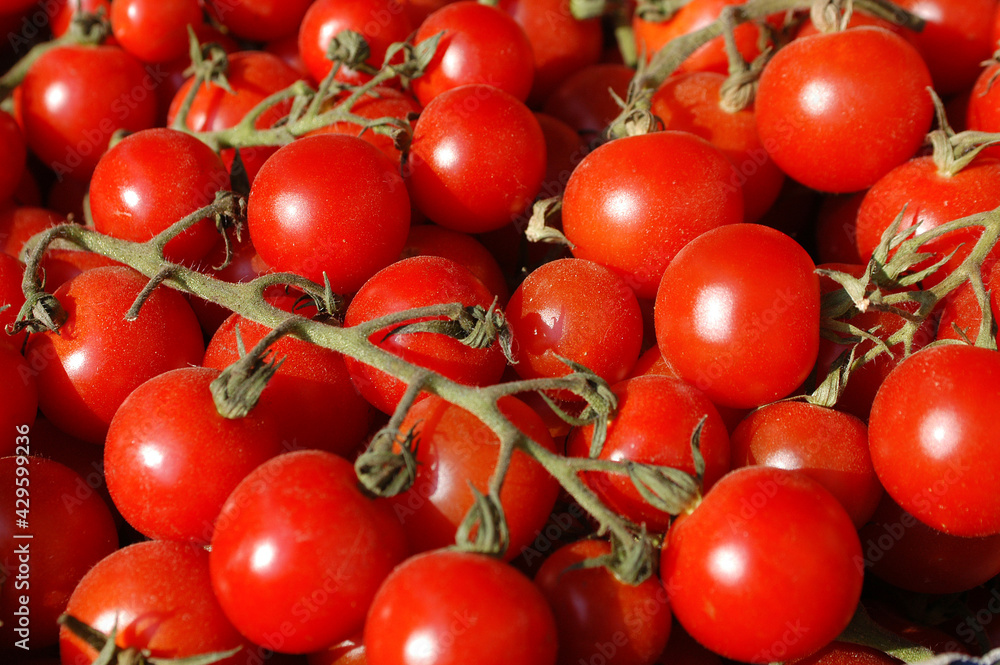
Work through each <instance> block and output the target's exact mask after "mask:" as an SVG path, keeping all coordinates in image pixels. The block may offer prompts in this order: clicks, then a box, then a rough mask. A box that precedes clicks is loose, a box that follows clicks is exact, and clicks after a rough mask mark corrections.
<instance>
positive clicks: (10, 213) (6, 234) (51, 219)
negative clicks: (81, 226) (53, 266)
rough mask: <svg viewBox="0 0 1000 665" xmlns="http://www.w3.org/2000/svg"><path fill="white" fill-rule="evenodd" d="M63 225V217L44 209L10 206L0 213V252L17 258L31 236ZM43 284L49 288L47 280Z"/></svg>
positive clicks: (64, 221) (64, 219)
mask: <svg viewBox="0 0 1000 665" xmlns="http://www.w3.org/2000/svg"><path fill="white" fill-rule="evenodd" d="M65 223H66V218H65V217H63V216H62V215H60V214H59V213H57V212H53V211H52V210H46V209H45V208H36V207H34V206H12V207H10V208H7V209H6V210H3V211H0V251H3V252H5V253H7V254H10V255H11V256H19V255H20V254H21V250H22V249H24V246H25V244H26V243H27V242H28V241H29V240H31V237H32V236H34V235H35V234H38V233H41V232H42V231H45V230H47V229H50V228H52V227H53V226H58V225H59V224H65ZM45 284H46V286H49V281H48V280H47V279H46V281H45Z"/></svg>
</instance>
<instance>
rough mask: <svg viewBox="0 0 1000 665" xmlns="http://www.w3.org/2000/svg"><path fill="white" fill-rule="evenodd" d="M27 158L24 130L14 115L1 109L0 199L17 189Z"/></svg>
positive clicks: (2, 199)
mask: <svg viewBox="0 0 1000 665" xmlns="http://www.w3.org/2000/svg"><path fill="white" fill-rule="evenodd" d="M27 159H28V145H27V143H26V142H25V138H24V132H22V131H21V127H20V126H19V125H18V124H17V121H16V120H14V118H13V116H11V115H10V114H9V113H7V112H5V111H0V164H3V165H4V168H3V170H2V171H0V201H6V200H7V199H9V198H10V197H11V196H13V195H14V192H16V191H17V187H18V185H19V184H20V183H21V178H23V177H24V168H25V163H26V161H27Z"/></svg>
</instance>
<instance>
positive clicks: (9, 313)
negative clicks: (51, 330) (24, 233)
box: [0, 252, 28, 351]
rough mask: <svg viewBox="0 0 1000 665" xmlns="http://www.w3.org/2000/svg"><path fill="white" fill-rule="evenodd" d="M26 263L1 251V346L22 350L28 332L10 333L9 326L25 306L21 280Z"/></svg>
mask: <svg viewBox="0 0 1000 665" xmlns="http://www.w3.org/2000/svg"><path fill="white" fill-rule="evenodd" d="M23 279H24V265H23V264H22V263H21V262H20V261H18V260H17V259H15V258H14V257H13V256H11V255H9V254H6V253H4V252H0V348H5V349H12V350H14V351H20V350H21V347H22V346H23V345H24V340H25V339H27V338H28V333H27V332H19V333H18V334H16V335H10V334H9V333H8V331H7V326H10V325H13V323H14V319H16V318H17V314H18V312H20V311H21V308H22V307H24V293H23V292H22V291H21V281H22V280H23Z"/></svg>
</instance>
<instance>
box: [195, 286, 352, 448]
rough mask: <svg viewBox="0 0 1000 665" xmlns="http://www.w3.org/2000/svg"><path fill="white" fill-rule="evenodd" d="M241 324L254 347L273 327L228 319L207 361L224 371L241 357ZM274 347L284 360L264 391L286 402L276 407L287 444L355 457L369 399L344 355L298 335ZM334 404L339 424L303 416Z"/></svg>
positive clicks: (279, 302) (286, 305)
mask: <svg viewBox="0 0 1000 665" xmlns="http://www.w3.org/2000/svg"><path fill="white" fill-rule="evenodd" d="M269 300H271V299H269ZM271 302H272V303H273V304H275V305H276V306H278V307H281V308H282V309H286V310H289V311H290V310H291V309H292V306H293V304H294V299H293V298H292V297H290V296H282V297H280V298H278V299H275V300H271ZM299 313H300V314H303V315H305V314H306V313H304V312H302V311H299ZM237 329H239V334H240V337H241V338H242V339H243V344H244V345H245V348H246V349H247V350H248V351H249V350H250V349H253V348H254V346H256V345H257V343H258V342H260V340H262V339H263V338H264V336H265V335H267V333H268V332H270V329H269V328H267V327H266V326H263V325H261V324H259V323H256V322H254V321H250V320H248V319H244V318H243V317H241V316H240V315H238V314H233V315H232V316H230V317H229V318H228V319H226V320H225V321H224V322H223V323H222V325H221V326H220V327H219V329H218V331H216V333H215V335H214V336H213V337H212V339H211V341H210V342H209V343H208V348H206V349H205V360H204V362H203V364H204V365H205V367H213V368H215V369H218V370H223V369H225V368H226V367H228V366H229V365H231V364H232V363H234V362H236V361H237V360H239V357H240V356H239V349H238V347H237V344H236V331H237ZM271 351H272V353H273V354H274V357H276V358H283V359H284V361H283V362H282V364H281V367H280V368H279V369H278V372H277V373H276V374H275V375H274V376H273V377H272V378H271V380H270V381H269V382H268V386H267V388H266V389H265V390H264V392H263V396H266V397H267V399H268V400H270V401H271V402H272V403H276V404H279V405H281V406H280V407H279V408H277V409H276V410H275V411H276V414H275V417H277V418H278V419H279V421H280V424H281V435H282V440H283V442H284V444H285V446H286V447H288V448H291V449H295V448H316V449H320V450H328V451H330V452H332V453H336V454H338V455H341V456H342V457H348V458H350V457H352V453H353V452H354V451H355V449H356V448H357V447H358V444H359V443H361V441H362V439H364V437H365V435H366V434H367V433H368V403H367V402H366V401H365V400H364V399H363V398H362V397H361V395H359V394H358V391H357V390H355V388H354V384H353V383H351V377H350V375H349V374H348V372H347V365H346V364H344V357H343V356H342V355H340V354H339V353H337V352H336V351H332V350H330V349H324V348H323V347H320V346H317V345H315V344H311V343H309V342H306V341H303V340H300V339H295V338H293V337H283V338H282V339H281V340H279V341H278V342H277V343H276V344H274V345H273V346H272V347H271ZM334 405H335V406H336V425H335V426H332V427H331V424H330V422H328V421H327V420H326V419H325V418H310V417H303V414H310V413H326V412H327V411H329V410H330V409H331V407H332V406H334Z"/></svg>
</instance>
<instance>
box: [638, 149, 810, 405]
mask: <svg viewBox="0 0 1000 665" xmlns="http://www.w3.org/2000/svg"><path fill="white" fill-rule="evenodd" d="M654 136H655V135H654ZM814 270H815V265H814V264H813V262H812V259H810V258H809V255H808V254H806V251H805V250H804V249H802V247H800V246H799V245H798V244H796V243H795V241H794V240H792V239H791V238H789V237H788V236H786V235H785V234H783V233H781V232H780V231H775V230H774V229H771V228H768V227H764V226H756V225H753V224H735V225H731V226H724V227H721V228H717V229H714V230H712V231H709V232H707V233H704V234H702V235H701V236H699V237H698V238H697V239H696V240H694V241H692V242H690V243H688V245H687V246H685V247H684V248H683V249H682V250H681V251H680V252H679V253H678V254H677V256H676V257H675V258H674V260H673V261H672V262H671V263H670V265H669V266H667V269H666V272H665V273H664V274H663V281H662V282H661V283H660V288H659V291H658V292H657V294H656V310H655V318H656V340H657V344H658V346H659V347H660V352H661V353H663V357H664V359H665V360H666V361H667V362H669V363H670V365H671V366H673V367H674V369H676V370H677V373H678V374H680V376H681V378H683V379H684V380H685V381H688V382H689V383H691V384H692V385H694V386H695V387H697V388H699V389H700V390H702V391H703V392H705V394H706V395H708V397H709V398H710V399H711V400H712V401H713V402H716V403H718V404H723V405H726V406H737V407H753V406H759V405H761V404H766V403H768V402H773V401H774V400H776V399H780V398H782V397H785V396H787V395H789V394H790V393H791V392H792V391H793V390H795V389H796V388H797V387H798V386H799V385H800V384H801V383H802V382H803V381H805V379H806V377H807V376H808V375H809V372H810V370H812V367H813V364H814V363H815V362H816V356H817V353H818V350H819V279H818V278H817V276H816V274H815V273H814V272H813V271H814Z"/></svg>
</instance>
